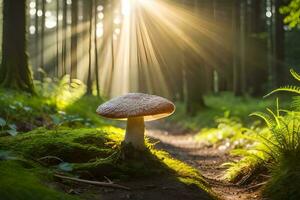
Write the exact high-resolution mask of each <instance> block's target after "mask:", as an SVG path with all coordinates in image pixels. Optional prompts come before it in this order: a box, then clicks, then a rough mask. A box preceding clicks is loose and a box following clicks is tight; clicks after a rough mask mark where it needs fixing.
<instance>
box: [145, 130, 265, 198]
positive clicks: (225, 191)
mask: <svg viewBox="0 0 300 200" xmlns="http://www.w3.org/2000/svg"><path fill="white" fill-rule="evenodd" d="M147 136H148V137H150V138H152V139H154V140H159V141H160V143H158V144H157V146H156V147H157V148H160V149H163V150H166V151H168V152H169V153H170V154H171V155H172V156H174V157H175V158H177V159H180V160H182V161H185V162H186V163H188V164H190V165H192V166H194V167H195V168H197V169H199V171H200V172H201V173H202V174H203V176H204V177H205V179H206V180H207V181H208V182H209V184H210V185H211V187H212V189H213V190H214V192H215V193H216V194H217V195H218V196H219V197H220V199H224V200H235V199H237V200H259V199H261V197H260V196H259V192H258V191H257V190H251V189H249V187H251V186H252V185H246V186H238V185H235V184H230V183H227V182H224V181H222V180H221V176H222V174H223V173H224V170H225V168H222V167H221V164H223V163H224V162H228V161H229V160H230V159H231V158H230V156H229V155H228V154H227V153H226V152H225V151H221V150H218V149H216V148H213V147H205V146H204V145H203V144H200V143H198V142H196V141H195V140H194V139H193V136H194V134H182V133H180V131H179V132H178V131H177V132H176V131H175V132H174V131H163V130H161V129H153V128H152V129H150V130H148V131H147Z"/></svg>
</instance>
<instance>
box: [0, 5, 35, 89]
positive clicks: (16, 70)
mask: <svg viewBox="0 0 300 200" xmlns="http://www.w3.org/2000/svg"><path fill="white" fill-rule="evenodd" d="M25 33H26V1H25V0H4V1H3V36H2V37H3V39H2V64H1V68H0V85H1V86H2V87H6V88H12V89H19V90H24V91H27V92H31V93H33V92H34V87H33V82H32V77H31V73H30V70H29V66H28V57H27V54H26V34H25Z"/></svg>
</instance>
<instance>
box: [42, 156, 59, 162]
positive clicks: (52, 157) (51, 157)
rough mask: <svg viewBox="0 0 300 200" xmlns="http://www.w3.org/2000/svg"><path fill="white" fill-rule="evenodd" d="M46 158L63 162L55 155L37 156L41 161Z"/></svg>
mask: <svg viewBox="0 0 300 200" xmlns="http://www.w3.org/2000/svg"><path fill="white" fill-rule="evenodd" d="M46 159H55V160H58V161H60V162H64V161H63V160H62V159H61V158H59V157H56V156H44V157H41V158H39V159H38V160H39V161H41V160H46Z"/></svg>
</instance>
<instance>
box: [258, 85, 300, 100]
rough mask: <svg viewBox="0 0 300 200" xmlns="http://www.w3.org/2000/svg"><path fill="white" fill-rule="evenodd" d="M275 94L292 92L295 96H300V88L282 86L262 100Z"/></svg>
mask: <svg viewBox="0 0 300 200" xmlns="http://www.w3.org/2000/svg"><path fill="white" fill-rule="evenodd" d="M276 92H292V93H296V94H299V95H300V87H298V86H292V85H288V86H283V87H280V88H277V89H275V90H273V91H272V92H270V93H269V94H267V95H265V96H264V98H266V97H268V96H270V95H272V94H274V93H276Z"/></svg>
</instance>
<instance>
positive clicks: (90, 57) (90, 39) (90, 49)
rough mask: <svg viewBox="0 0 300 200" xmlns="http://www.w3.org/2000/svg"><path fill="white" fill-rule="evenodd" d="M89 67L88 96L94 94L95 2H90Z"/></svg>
mask: <svg viewBox="0 0 300 200" xmlns="http://www.w3.org/2000/svg"><path fill="white" fill-rule="evenodd" d="M88 2H89V36H88V37H89V67H88V78H87V84H86V86H87V91H86V94H87V95H91V94H92V93H93V90H92V84H93V83H92V31H93V30H92V29H93V1H92V0H89V1H88Z"/></svg>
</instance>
